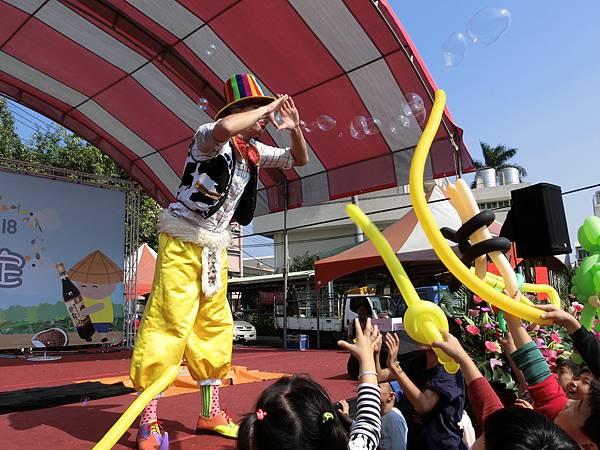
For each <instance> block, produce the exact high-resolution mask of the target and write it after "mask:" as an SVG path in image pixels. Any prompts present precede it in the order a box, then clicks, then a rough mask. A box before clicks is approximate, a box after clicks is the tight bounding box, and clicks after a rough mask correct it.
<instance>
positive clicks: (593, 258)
mask: <svg viewBox="0 0 600 450" xmlns="http://www.w3.org/2000/svg"><path fill="white" fill-rule="evenodd" d="M577 238H578V239H579V243H580V244H581V246H582V247H583V248H584V249H585V250H587V251H588V252H589V253H590V254H589V256H586V257H585V258H584V259H583V261H581V264H579V267H578V268H577V271H576V272H575V275H574V276H573V279H572V282H573V287H572V288H571V292H572V293H573V294H575V296H576V297H577V300H578V301H579V302H581V303H582V304H583V305H584V307H583V312H582V313H581V325H583V326H584V327H585V328H587V329H588V330H591V329H592V327H593V325H594V320H595V319H596V316H597V314H598V311H600V300H598V295H599V293H600V217H596V216H590V217H587V218H586V219H585V220H584V222H583V225H581V227H580V228H579V232H578V233H577ZM596 328H597V330H596V331H599V329H600V326H599V325H597V326H596Z"/></svg>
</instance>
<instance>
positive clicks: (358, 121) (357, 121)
mask: <svg viewBox="0 0 600 450" xmlns="http://www.w3.org/2000/svg"><path fill="white" fill-rule="evenodd" d="M366 127H367V118H366V117H365V116H356V117H354V119H352V121H351V122H350V136H352V137H353V138H354V139H364V138H365V136H366V135H367V133H365V128H366Z"/></svg>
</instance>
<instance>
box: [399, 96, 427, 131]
mask: <svg viewBox="0 0 600 450" xmlns="http://www.w3.org/2000/svg"><path fill="white" fill-rule="evenodd" d="M404 99H405V100H406V103H405V104H404V105H403V106H402V112H403V113H404V115H405V116H407V117H408V118H410V116H412V117H414V118H415V120H416V121H417V123H418V124H420V125H424V124H425V120H426V119H427V110H426V109H425V102H423V99H422V98H421V96H420V95H419V94H415V93H414V92H409V93H408V94H406V95H405V96H404Z"/></svg>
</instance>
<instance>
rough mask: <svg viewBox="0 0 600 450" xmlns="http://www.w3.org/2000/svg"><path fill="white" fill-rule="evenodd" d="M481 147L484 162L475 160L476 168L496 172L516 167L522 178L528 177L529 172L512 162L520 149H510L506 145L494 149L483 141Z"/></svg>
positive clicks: (480, 143)
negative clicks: (488, 168)
mask: <svg viewBox="0 0 600 450" xmlns="http://www.w3.org/2000/svg"><path fill="white" fill-rule="evenodd" d="M479 145H480V146H481V152H482V153H483V161H481V160H478V159H475V160H473V165H474V166H475V167H476V168H478V169H480V168H482V167H493V168H494V169H496V170H502V169H504V168H505V167H514V168H516V169H517V170H518V171H519V175H520V176H521V177H526V176H527V170H525V168H524V167H522V166H519V165H518V164H515V163H513V162H511V161H510V160H511V159H512V158H514V156H515V155H516V154H517V152H518V151H519V149H518V148H509V147H507V146H506V145H497V146H495V147H492V146H491V145H489V144H486V143H485V142H483V141H480V142H479Z"/></svg>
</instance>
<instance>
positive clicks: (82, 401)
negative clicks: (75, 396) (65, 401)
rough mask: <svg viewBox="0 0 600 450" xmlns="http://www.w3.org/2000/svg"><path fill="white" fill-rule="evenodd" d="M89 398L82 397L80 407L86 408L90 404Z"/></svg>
mask: <svg viewBox="0 0 600 450" xmlns="http://www.w3.org/2000/svg"><path fill="white" fill-rule="evenodd" d="M90 401H91V400H90V398H89V397H83V398H82V399H81V400H80V401H79V403H81V406H87V405H88V404H89V403H90Z"/></svg>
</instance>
